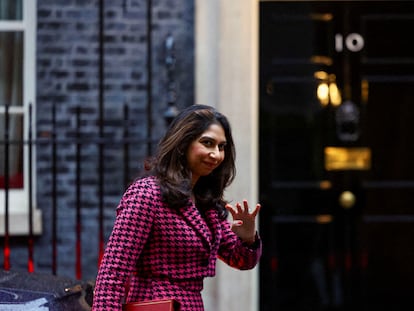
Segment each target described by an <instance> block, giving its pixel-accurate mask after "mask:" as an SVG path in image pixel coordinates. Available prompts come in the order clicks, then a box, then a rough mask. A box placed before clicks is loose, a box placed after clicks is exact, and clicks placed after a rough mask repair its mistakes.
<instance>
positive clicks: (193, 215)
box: [180, 201, 212, 250]
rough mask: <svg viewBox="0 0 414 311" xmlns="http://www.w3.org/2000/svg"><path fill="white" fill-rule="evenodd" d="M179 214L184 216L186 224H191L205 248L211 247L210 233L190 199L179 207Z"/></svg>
mask: <svg viewBox="0 0 414 311" xmlns="http://www.w3.org/2000/svg"><path fill="white" fill-rule="evenodd" d="M180 211H181V214H182V215H183V217H184V218H185V220H186V222H187V224H188V225H189V226H191V227H192V228H193V229H194V231H195V232H197V234H198V235H199V236H200V237H201V238H202V240H203V244H204V245H206V247H207V249H208V250H210V249H211V242H212V241H211V240H212V235H211V231H210V229H209V227H208V226H207V223H206V221H205V220H204V219H203V217H202V216H201V214H200V212H199V210H198V209H197V207H196V206H195V204H194V203H193V202H192V201H189V203H188V204H187V205H186V206H185V207H182V208H181V209H180Z"/></svg>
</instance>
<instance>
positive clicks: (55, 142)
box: [0, 104, 156, 279]
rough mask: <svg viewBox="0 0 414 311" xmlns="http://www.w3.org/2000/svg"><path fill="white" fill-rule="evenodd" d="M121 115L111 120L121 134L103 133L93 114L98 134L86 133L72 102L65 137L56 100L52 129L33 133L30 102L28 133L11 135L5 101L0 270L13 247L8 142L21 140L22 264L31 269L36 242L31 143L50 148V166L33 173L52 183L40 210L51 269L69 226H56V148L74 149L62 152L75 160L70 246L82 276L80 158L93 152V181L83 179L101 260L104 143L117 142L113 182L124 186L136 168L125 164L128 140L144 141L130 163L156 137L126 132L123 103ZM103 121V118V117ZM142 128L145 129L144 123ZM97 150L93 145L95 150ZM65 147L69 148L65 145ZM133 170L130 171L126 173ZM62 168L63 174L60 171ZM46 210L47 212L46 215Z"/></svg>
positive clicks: (128, 125)
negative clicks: (91, 199) (90, 192)
mask: <svg viewBox="0 0 414 311" xmlns="http://www.w3.org/2000/svg"><path fill="white" fill-rule="evenodd" d="M121 109H123V112H122V114H123V119H122V120H116V122H117V123H119V124H122V128H117V131H118V132H119V133H121V135H120V136H121V137H120V138H116V139H115V138H114V137H113V136H111V137H105V136H104V131H103V129H104V122H103V120H98V122H94V123H95V124H99V127H100V128H102V129H100V130H98V131H97V132H98V134H97V135H95V136H93V135H86V134H85V133H83V132H82V130H83V128H82V111H81V107H76V109H75V110H74V112H75V114H76V115H75V116H67V118H71V117H73V119H74V120H75V122H74V128H72V129H67V128H66V129H64V131H65V132H66V133H67V132H68V131H70V132H72V133H73V134H72V135H66V136H65V137H66V138H58V137H59V136H63V135H59V134H61V133H60V132H59V131H60V130H62V129H58V128H57V116H56V115H57V113H56V106H52V113H51V120H50V127H51V131H50V133H49V134H48V135H38V137H36V138H33V136H34V133H33V120H32V105H29V110H28V111H29V113H28V116H27V117H28V118H29V122H28V124H29V126H28V129H27V133H26V135H25V137H26V138H25V139H23V140H19V139H15V138H13V139H12V138H11V137H10V128H9V127H10V113H9V109H8V107H7V106H6V108H5V110H4V112H5V113H4V120H5V124H4V137H2V138H0V146H3V147H4V150H5V153H4V157H3V161H4V163H3V164H4V168H5V169H4V176H3V179H4V187H3V189H1V188H0V191H3V192H4V198H5V199H4V202H0V203H2V205H3V207H4V211H5V212H4V233H3V239H4V245H3V254H4V261H3V268H4V270H9V269H10V266H11V263H10V253H11V251H12V250H11V249H12V247H11V246H12V245H10V241H11V239H10V238H11V232H10V225H11V224H10V210H11V206H10V200H9V198H10V191H11V187H10V182H9V180H10V173H9V166H10V146H12V145H20V146H25V147H27V148H25V150H27V157H28V167H27V170H28V174H27V176H28V177H27V179H28V180H27V181H26V180H25V181H24V183H23V184H24V187H25V188H26V187H27V188H26V189H27V193H28V198H27V202H28V206H29V210H28V219H27V222H28V232H27V250H28V262H27V270H28V272H33V271H34V267H35V260H36V258H34V251H33V250H34V247H35V245H34V244H35V240H36V239H35V233H34V229H33V209H34V206H35V205H37V204H36V202H34V198H35V197H36V196H35V195H34V193H33V189H35V188H34V183H36V182H37V181H36V180H33V176H35V175H34V170H35V169H36V165H35V164H36V159H34V158H33V154H34V151H35V148H45V150H50V154H49V156H48V159H50V171H48V172H46V173H45V172H44V171H42V173H41V174H39V173H38V174H36V176H37V179H39V178H45V176H44V175H45V174H50V175H49V176H48V178H50V180H51V182H50V184H51V189H50V202H51V205H52V206H51V209H47V210H44V211H43V213H44V212H49V211H50V212H51V215H50V219H51V223H50V224H49V223H48V224H45V229H44V230H45V231H48V232H50V235H51V250H52V251H51V257H52V258H51V267H50V269H51V273H53V274H54V275H56V274H57V268H58V267H57V266H58V260H57V257H58V256H59V254H58V253H59V252H58V241H59V238H60V234H65V235H67V234H71V233H68V232H64V233H62V232H59V230H58V225H57V224H58V216H59V210H58V201H59V193H58V185H59V184H58V180H59V174H61V172H60V171H59V163H58V161H59V160H58V151H59V148H60V146H66V147H67V146H73V148H71V149H70V150H72V151H73V154H66V155H65V157H66V158H70V159H73V161H74V166H75V170H74V173H73V174H74V176H70V178H73V179H74V180H75V182H74V187H75V189H74V191H73V196H74V198H73V201H74V202H75V205H76V206H75V207H74V208H75V227H74V230H73V232H72V234H74V236H75V248H74V249H75V251H74V255H75V256H76V260H75V266H76V267H75V270H76V273H75V274H76V278H77V279H81V278H82V256H83V254H82V220H83V218H82V210H83V208H84V207H83V202H82V199H81V196H82V187H84V184H83V180H82V173H83V172H82V164H83V161H84V160H83V159H84V156H92V157H97V158H98V159H97V160H98V164H97V165H96V167H97V172H96V176H97V178H96V183H95V184H94V185H90V184H88V186H92V187H96V189H97V191H96V194H97V198H96V201H97V202H98V203H97V205H98V206H97V207H96V208H97V226H96V229H97V232H96V234H97V236H98V245H97V247H96V250H95V251H96V252H97V253H98V263H99V261H100V258H101V257H102V253H103V249H104V237H105V234H104V189H103V188H104V184H103V181H104V179H105V175H108V173H107V171H106V167H105V165H106V163H105V161H104V155H105V153H106V151H107V150H108V148H111V150H113V149H114V146H117V147H119V148H117V151H116V153H117V154H116V155H115V156H114V157H116V158H117V159H121V160H120V161H117V163H119V165H120V166H122V168H121V167H120V168H121V170H120V172H122V173H121V174H122V175H123V176H122V181H121V182H120V185H118V188H119V189H125V187H126V186H127V185H128V183H130V181H131V179H132V178H133V177H134V176H130V174H134V175H135V172H137V170H135V169H131V167H130V160H131V155H130V152H131V146H132V145H134V146H137V145H139V146H144V148H143V149H144V150H142V151H141V152H140V155H139V157H141V159H139V158H137V155H134V159H133V160H134V162H135V163H142V162H143V160H144V159H145V157H147V156H148V152H147V151H146V150H145V148H146V147H147V146H153V145H154V144H155V143H156V141H155V140H154V139H148V138H143V139H142V138H140V139H136V138H131V137H130V132H131V123H132V122H131V121H130V120H129V117H130V111H129V110H130V109H129V107H128V105H127V104H125V105H124V106H123V107H121ZM106 121H108V120H106ZM110 121H111V122H114V120H110ZM143 127H144V131H145V125H144V126H143ZM91 145H92V146H94V147H96V149H94V150H95V151H94V154H87V153H88V152H90V148H88V147H90V146H91ZM96 150H97V151H96ZM66 152H68V151H66ZM131 172H132V173H131ZM65 174H67V173H66V172H65ZM48 216H49V215H48Z"/></svg>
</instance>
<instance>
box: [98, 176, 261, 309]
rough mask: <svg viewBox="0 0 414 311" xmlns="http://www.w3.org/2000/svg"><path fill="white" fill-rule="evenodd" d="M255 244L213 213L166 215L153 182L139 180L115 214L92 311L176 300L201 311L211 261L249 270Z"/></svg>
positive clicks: (256, 253)
mask: <svg viewBox="0 0 414 311" xmlns="http://www.w3.org/2000/svg"><path fill="white" fill-rule="evenodd" d="M258 242H259V243H258V244H259V245H258V247H255V248H249V247H247V246H245V245H244V244H243V243H242V241H241V240H240V239H239V238H238V237H237V236H236V235H235V234H234V233H233V232H232V231H231V229H230V223H229V222H228V221H226V220H221V219H220V218H219V216H218V212H217V211H216V210H209V211H208V212H207V213H206V215H205V217H204V218H203V217H201V215H200V213H199V211H198V210H197V208H196V207H195V205H194V204H193V203H192V202H191V201H189V203H188V204H187V206H184V207H182V208H180V209H179V210H174V209H170V208H169V207H168V206H167V205H166V204H165V203H163V202H162V201H161V193H160V189H159V187H158V185H157V182H156V179H155V177H147V178H143V179H139V180H137V181H136V182H135V183H133V184H132V185H131V186H130V187H129V188H128V190H127V191H126V192H125V194H124V196H123V197H122V199H121V201H120V204H119V206H118V208H117V217H116V220H115V224H114V227H113V231H112V234H111V236H110V238H109V241H108V244H107V246H106V249H105V253H104V256H103V258H102V262H101V265H100V267H99V272H98V276H97V279H96V286H95V295H94V302H93V307H92V310H93V311H111V310H116V311H121V306H122V305H121V303H122V302H123V301H126V302H130V301H144V300H150V299H157V298H175V299H176V300H178V301H179V302H180V303H181V310H182V311H203V310H204V307H203V302H202V298H201V290H202V288H203V279H204V278H205V277H211V276H214V275H215V268H216V259H217V258H220V259H221V260H223V261H224V262H226V263H227V264H229V265H230V266H232V267H234V268H237V269H241V270H247V269H252V268H253V267H254V266H255V265H256V264H257V262H258V261H259V258H260V255H261V242H260V240H259V241H258ZM126 288H127V289H128V290H126Z"/></svg>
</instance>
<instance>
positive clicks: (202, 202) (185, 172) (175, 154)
mask: <svg viewBox="0 0 414 311" xmlns="http://www.w3.org/2000/svg"><path fill="white" fill-rule="evenodd" d="M212 124H218V125H220V126H222V128H223V130H224V133H225V136H226V145H225V147H224V160H223V162H222V163H221V164H220V165H219V166H218V167H217V168H216V169H215V170H214V171H213V172H211V173H210V174H209V175H207V176H201V177H200V178H199V179H198V181H197V183H196V184H195V186H194V188H193V189H191V171H190V169H189V168H188V165H187V159H186V151H187V149H188V147H189V146H190V144H191V143H192V142H193V141H194V140H195V139H197V138H198V137H199V136H200V135H202V133H203V132H204V131H206V130H207V129H208V127H209V126H210V125H212ZM235 157H236V152H235V147H234V142H233V137H232V134H231V128H230V124H229V122H228V120H227V118H226V117H225V116H224V115H223V114H221V113H220V112H218V111H217V110H216V109H214V108H213V107H210V106H206V105H192V106H189V107H187V108H185V109H184V110H182V111H181V112H180V113H179V114H178V116H177V117H175V118H174V120H173V121H172V122H171V124H170V126H169V127H168V129H167V132H166V134H165V135H164V137H163V138H162V139H161V141H160V142H159V144H158V149H157V152H156V154H155V157H153V158H152V159H151V160H150V161H149V162H148V163H147V168H149V169H150V173H151V174H153V175H155V176H156V177H157V178H158V181H159V183H160V187H161V192H162V196H163V200H164V201H165V202H167V203H168V204H169V206H170V207H172V208H178V207H181V206H183V205H185V204H187V202H188V199H189V198H190V196H191V192H193V193H194V195H195V199H196V205H197V208H198V209H199V210H200V211H201V212H205V211H206V210H207V209H209V208H216V209H218V210H219V212H220V214H221V215H222V217H226V216H227V212H226V210H225V208H224V204H225V203H226V202H225V200H224V198H223V194H224V189H225V188H226V187H227V186H229V185H230V184H231V182H232V181H233V180H234V177H235V174H236V167H235Z"/></svg>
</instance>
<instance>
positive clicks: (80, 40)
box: [11, 0, 194, 279]
mask: <svg viewBox="0 0 414 311" xmlns="http://www.w3.org/2000/svg"><path fill="white" fill-rule="evenodd" d="M37 3H38V15H37V18H38V21H37V22H38V29H37V64H36V66H37V86H36V87H37V106H36V114H37V118H36V126H37V129H36V130H37V135H38V136H39V137H41V138H42V139H44V140H47V139H49V138H51V137H52V135H53V134H55V135H56V138H57V139H58V140H62V142H61V143H58V144H57V148H56V156H57V157H56V158H57V166H56V170H57V172H58V175H57V180H58V183H57V188H56V190H57V193H58V196H57V204H56V206H57V224H58V231H57V233H58V234H57V241H58V244H57V249H58V254H57V260H58V264H57V274H58V275H62V276H69V277H76V273H75V257H76V256H75V255H76V248H75V244H76V216H77V210H76V204H77V203H79V202H80V206H81V223H82V231H81V241H82V249H81V254H82V278H83V279H93V278H94V277H95V274H96V269H97V262H98V249H99V239H98V238H99V234H98V216H99V202H100V200H99V186H98V185H99V178H103V180H104V182H103V189H104V197H103V205H104V226H105V231H104V236H105V239H106V238H107V237H108V235H109V233H110V230H111V228H112V224H113V220H114V215H115V214H114V211H115V207H116V205H117V203H118V201H119V199H120V196H121V195H122V193H123V191H124V189H125V185H124V179H125V176H124V174H123V167H124V164H125V158H124V154H123V145H122V144H119V142H120V141H121V138H122V136H123V133H124V131H125V129H127V130H128V132H129V133H130V138H131V139H135V140H137V141H135V142H134V143H133V144H132V145H131V148H130V150H129V153H128V154H129V157H130V160H129V162H128V164H129V172H128V177H127V179H128V180H131V179H133V177H134V176H136V174H137V173H138V171H139V170H140V169H141V168H142V160H143V158H144V157H145V156H146V155H147V154H149V153H150V152H151V151H150V149H151V148H150V147H151V146H150V147H149V146H148V144H147V143H146V142H145V139H146V138H147V137H148V136H150V137H151V138H152V140H153V141H157V139H158V138H159V137H160V136H161V135H162V134H163V132H164V130H165V125H166V123H165V120H164V118H163V113H164V112H165V110H166V108H167V102H168V92H167V88H168V81H167V77H168V75H167V66H166V63H165V57H166V50H165V40H166V38H167V36H168V35H169V34H170V35H172V37H173V38H174V43H175V57H176V63H175V67H174V71H173V76H172V77H173V80H174V84H173V86H174V88H175V90H176V95H177V98H176V105H177V107H178V108H182V107H184V106H188V105H191V104H193V99H194V94H193V89H194V73H193V65H194V60H193V51H194V47H193V35H194V23H193V16H194V14H193V13H194V12H193V9H194V3H193V1H191V0H185V1H183V0H154V1H152V15H151V17H152V22H153V27H152V35H151V37H150V39H151V40H150V41H151V42H152V44H151V52H152V53H151V59H152V62H151V65H152V66H151V68H152V71H151V73H152V75H151V76H152V79H151V86H152V97H151V98H150V100H149V97H148V94H149V93H148V88H147V86H148V77H149V75H148V66H147V61H148V59H149V57H148V42H149V41H148V39H149V38H148V36H147V34H148V33H147V20H148V19H147V3H148V1H145V0H111V1H105V6H104V19H103V20H104V23H103V29H104V45H103V46H104V50H103V51H104V53H103V64H104V66H103V73H104V79H103V80H102V81H103V83H102V84H100V79H99V77H100V67H99V64H100V57H99V56H100V54H99V51H100V49H99V48H100V44H99V38H100V32H99V25H100V19H99V17H100V15H99V12H100V11H99V4H100V1H98V0H94V1H90V0H83V1H80V0H76V1H75V0H66V1H56V0H54V1H50V0H37ZM102 85H103V90H104V91H103V93H100V90H102V89H100V86H102ZM100 94H103V101H100V98H101V97H100ZM149 102H150V103H151V107H150V109H149V107H148V103H149ZM125 105H126V106H127V107H128V109H129V112H128V121H125V120H124V116H123V111H124V106H125ZM53 106H54V107H55V109H56V125H55V129H56V131H55V132H53V126H52V107H53ZM100 107H103V110H102V111H100ZM78 109H80V118H79V120H80V131H79V132H78V133H77V132H76V126H77V124H78V121H79V120H78V118H77V116H76V112H77V110H78ZM100 115H101V116H103V120H102V122H99V116H100ZM148 122H150V123H148ZM149 124H150V125H151V130H150V131H149V130H148V125H149ZM100 125H101V127H100ZM101 134H102V135H101ZM77 135H78V136H80V137H81V138H82V139H86V140H89V141H90V143H87V144H83V145H82V146H81V149H80V150H81V155H80V159H81V165H80V168H78V167H77V166H76V161H75V160H76V144H73V143H70V142H69V141H70V140H73V138H75V137H76V136H77ZM97 138H103V140H104V141H109V142H111V145H110V148H108V149H106V148H105V151H104V152H103V159H104V161H103V163H104V167H103V170H102V167H100V166H99V161H98V159H99V147H98V145H97V144H96V143H92V141H93V140H96V139H97ZM140 139H142V141H139V140H140ZM52 168H53V167H52V147H51V145H50V144H44V145H42V146H41V148H37V177H36V186H37V203H38V208H40V209H41V210H42V213H43V234H42V235H41V236H39V237H37V239H36V243H35V258H34V260H35V271H39V272H51V269H52V268H51V267H52V247H51V242H52V239H53V236H52V223H51V222H52V206H53V204H52V203H53V201H52V189H53V185H52V174H51V173H52ZM100 171H102V172H103V174H99V172H100ZM77 172H80V176H79V175H76V174H77ZM77 176H78V177H77ZM77 178H78V180H77ZM79 182H80V187H79V188H77V184H79ZM77 189H80V197H77V196H76V193H77V191H78V190H77ZM12 242H13V243H12V245H13V248H12V251H11V263H12V269H26V262H27V255H26V252H27V250H26V248H25V244H24V242H19V241H18V240H14V239H13V240H12Z"/></svg>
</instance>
